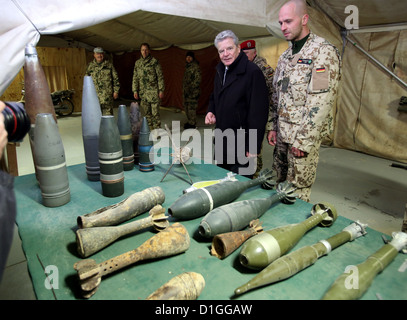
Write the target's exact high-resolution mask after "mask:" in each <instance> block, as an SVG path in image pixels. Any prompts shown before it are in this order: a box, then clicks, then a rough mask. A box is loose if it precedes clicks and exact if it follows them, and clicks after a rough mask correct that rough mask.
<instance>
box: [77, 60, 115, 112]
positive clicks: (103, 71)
mask: <svg viewBox="0 0 407 320" xmlns="http://www.w3.org/2000/svg"><path fill="white" fill-rule="evenodd" d="M85 75H87V76H92V79H93V83H94V84H95V88H96V92H97V94H98V98H99V103H100V104H112V103H113V92H117V93H119V90H120V83H119V76H118V75H117V72H116V69H115V68H114V66H113V64H112V63H111V62H110V61H108V60H104V61H103V62H101V63H97V62H96V60H93V61H92V62H91V63H89V65H88V68H87V69H86V73H85Z"/></svg>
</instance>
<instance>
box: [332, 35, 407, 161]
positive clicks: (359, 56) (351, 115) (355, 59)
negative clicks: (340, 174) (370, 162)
mask: <svg viewBox="0 0 407 320" xmlns="http://www.w3.org/2000/svg"><path fill="white" fill-rule="evenodd" d="M352 37H353V38H354V39H355V40H356V42H357V43H358V44H359V45H360V46H361V47H362V48H364V49H365V50H366V51H368V52H369V53H370V54H371V55H372V56H373V57H375V58H376V59H377V60H379V61H380V62H381V63H382V64H384V65H385V66H386V67H387V68H388V69H390V70H392V69H393V67H394V63H395V65H396V66H403V65H405V64H404V63H405V61H406V58H407V50H405V49H406V45H407V31H395V32H379V33H365V34H359V33H358V34H354V35H352ZM403 95H406V91H405V88H403V87H402V86H401V85H400V84H399V83H398V82H397V81H396V80H394V79H393V78H392V77H390V76H389V75H388V74H387V73H385V72H383V71H382V70H381V69H380V68H378V67H377V66H376V65H375V64H374V63H373V62H372V61H370V59H369V58H368V57H367V56H366V55H364V54H363V53H361V52H360V51H359V50H358V49H357V48H355V47H354V46H353V44H352V43H349V42H348V43H347V45H346V49H345V54H344V59H343V69H342V89H341V92H340V95H339V100H338V109H337V116H336V126H335V135H334V145H335V146H337V147H341V148H346V149H349V150H355V151H360V152H364V153H367V154H371V155H375V156H379V157H383V158H386V159H392V160H396V161H400V162H407V148H406V146H407V134H406V132H407V113H403V112H399V111H397V108H398V103H399V101H400V97H401V96H403Z"/></svg>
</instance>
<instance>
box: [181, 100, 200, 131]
mask: <svg viewBox="0 0 407 320" xmlns="http://www.w3.org/2000/svg"><path fill="white" fill-rule="evenodd" d="M197 108H198V101H191V100H190V101H184V110H185V114H186V116H187V119H188V123H189V124H190V125H193V126H195V125H196V109H197Z"/></svg>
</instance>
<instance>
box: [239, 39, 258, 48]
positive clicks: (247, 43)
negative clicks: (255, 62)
mask: <svg viewBox="0 0 407 320" xmlns="http://www.w3.org/2000/svg"><path fill="white" fill-rule="evenodd" d="M255 48H256V41H254V40H246V41H245V42H242V43H241V44H240V49H241V50H249V49H255Z"/></svg>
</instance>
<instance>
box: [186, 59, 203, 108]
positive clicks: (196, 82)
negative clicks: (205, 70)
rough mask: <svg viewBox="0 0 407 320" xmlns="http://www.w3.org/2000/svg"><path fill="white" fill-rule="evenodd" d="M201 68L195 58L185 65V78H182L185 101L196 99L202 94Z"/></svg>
mask: <svg viewBox="0 0 407 320" xmlns="http://www.w3.org/2000/svg"><path fill="white" fill-rule="evenodd" d="M200 86H201V69H200V68H199V64H198V62H196V61H195V60H193V61H192V62H191V63H187V64H186V66H185V73H184V78H183V80H182V92H183V96H184V100H185V101H190V100H193V101H196V100H198V99H199V96H200V94H201V87H200Z"/></svg>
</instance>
